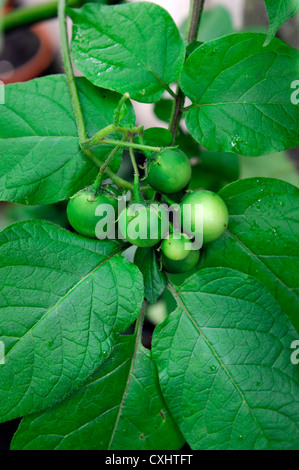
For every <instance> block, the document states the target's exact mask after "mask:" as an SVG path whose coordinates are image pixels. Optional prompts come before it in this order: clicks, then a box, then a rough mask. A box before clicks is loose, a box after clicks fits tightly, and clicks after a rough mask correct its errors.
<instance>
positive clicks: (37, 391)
mask: <svg viewBox="0 0 299 470" xmlns="http://www.w3.org/2000/svg"><path fill="white" fill-rule="evenodd" d="M120 248H121V247H120V245H119V244H118V243H117V242H115V241H112V240H109V241H98V240H94V241H92V240H88V239H85V238H83V237H80V236H78V235H75V234H72V233H69V232H67V231H66V230H63V229H61V228H59V227H57V226H55V225H53V224H51V223H48V222H40V221H29V222H20V223H17V224H14V225H12V226H10V227H8V228H7V229H5V230H3V232H1V234H0V279H1V283H0V303H1V310H0V339H1V341H3V342H4V346H5V364H4V365H2V366H0V421H5V420H9V419H12V418H15V417H17V416H23V415H26V414H30V413H33V412H36V411H39V410H41V409H44V408H47V407H49V406H51V405H53V404H55V403H56V402H57V401H59V400H61V399H63V398H64V397H65V396H66V395H68V394H69V393H70V392H72V391H73V390H75V389H76V388H78V387H79V386H80V385H81V384H82V383H83V382H84V381H85V380H86V379H87V378H88V377H89V376H90V375H91V374H92V373H93V372H94V371H95V369H96V368H97V367H98V366H99V364H101V363H102V362H103V361H104V360H105V359H106V358H107V356H108V354H109V353H110V352H111V349H112V347H113V346H114V343H115V339H116V337H117V334H118V333H120V332H122V331H124V330H125V329H126V328H127V327H128V326H129V325H130V324H131V323H132V322H133V321H134V320H135V318H136V315H137V313H138V311H139V310H140V307H141V304H142V301H143V282H142V276H141V274H140V272H139V271H138V269H137V267H136V266H134V265H133V264H131V263H129V262H128V261H127V260H126V259H125V258H124V257H122V256H121V255H120V254H118V255H117V252H119V251H120Z"/></svg>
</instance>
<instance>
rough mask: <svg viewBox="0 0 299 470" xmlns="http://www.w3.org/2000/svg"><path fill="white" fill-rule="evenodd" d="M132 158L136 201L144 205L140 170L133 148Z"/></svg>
mask: <svg viewBox="0 0 299 470" xmlns="http://www.w3.org/2000/svg"><path fill="white" fill-rule="evenodd" d="M130 157H131V162H132V166H133V169H134V200H135V202H136V203H137V204H142V203H143V197H142V194H141V191H140V182H139V169H138V165H137V163H136V159H135V155H134V151H133V149H132V148H130Z"/></svg>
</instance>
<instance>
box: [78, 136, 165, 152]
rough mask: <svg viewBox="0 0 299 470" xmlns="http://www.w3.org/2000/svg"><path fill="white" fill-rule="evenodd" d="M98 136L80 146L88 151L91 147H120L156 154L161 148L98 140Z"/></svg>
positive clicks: (119, 141)
mask: <svg viewBox="0 0 299 470" xmlns="http://www.w3.org/2000/svg"><path fill="white" fill-rule="evenodd" d="M97 136H98V134H96V135H95V136H94V137H92V138H91V139H89V140H86V141H85V142H83V144H82V148H83V149H89V148H92V147H96V146H97V145H103V144H105V145H119V146H120V147H123V148H128V149H130V148H131V149H135V150H141V151H143V150H145V151H146V150H148V151H149V152H157V153H160V152H161V150H162V148H161V147H151V146H149V145H141V144H135V142H124V141H121V140H113V139H100V140H99V139H98V138H96V137H97Z"/></svg>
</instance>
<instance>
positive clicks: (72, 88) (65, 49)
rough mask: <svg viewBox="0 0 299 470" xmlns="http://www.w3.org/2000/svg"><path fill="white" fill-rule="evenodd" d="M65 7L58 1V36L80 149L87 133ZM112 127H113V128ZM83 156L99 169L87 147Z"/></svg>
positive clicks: (121, 185)
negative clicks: (72, 59) (74, 69)
mask: <svg viewBox="0 0 299 470" xmlns="http://www.w3.org/2000/svg"><path fill="white" fill-rule="evenodd" d="M65 5H66V0H59V3H58V18H59V28H60V36H61V47H62V57H63V62H64V68H65V74H66V81H67V85H68V89H69V93H70V97H71V103H72V107H73V110H74V115H75V119H76V124H77V128H78V134H79V142H80V144H81V147H82V148H83V147H84V146H83V145H82V143H83V142H85V141H86V140H87V133H86V128H85V122H84V118H83V114H82V109H81V104H80V101H79V96H78V91H77V87H76V82H75V77H74V71H73V67H72V61H71V57H70V49H69V42H68V35H67V28H66V17H65ZM113 127H114V126H113ZM100 132H101V131H100ZM114 142H116V143H115V145H116V146H119V145H120V142H119V141H114ZM84 154H85V155H86V156H87V157H88V158H89V159H90V160H92V161H93V162H94V163H95V164H96V165H97V166H98V167H101V164H100V162H99V161H98V160H97V158H96V157H95V155H94V154H93V153H92V152H91V151H90V150H89V148H88V147H86V148H84ZM105 173H106V174H107V175H108V176H109V178H110V179H111V180H112V181H113V182H114V183H115V184H116V185H117V186H118V187H119V188H121V189H127V190H130V191H132V190H133V185H132V184H130V183H128V181H125V180H124V179H122V178H121V177H120V176H117V175H116V174H115V173H114V172H113V171H112V170H111V169H110V168H109V167H107V168H106V170H105Z"/></svg>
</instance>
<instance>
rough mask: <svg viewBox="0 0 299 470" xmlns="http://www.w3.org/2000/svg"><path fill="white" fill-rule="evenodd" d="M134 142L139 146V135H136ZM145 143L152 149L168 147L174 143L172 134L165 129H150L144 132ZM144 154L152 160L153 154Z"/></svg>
mask: <svg viewBox="0 0 299 470" xmlns="http://www.w3.org/2000/svg"><path fill="white" fill-rule="evenodd" d="M133 141H134V142H135V143H136V144H139V143H140V142H139V138H138V135H135V136H134V138H133ZM143 143H144V145H149V146H151V147H167V146H168V145H171V143H172V133H171V132H170V131H169V130H168V129H164V128H163V127H150V128H148V129H145V130H144V132H143ZM142 153H143V154H144V155H145V156H146V157H147V158H152V156H153V152H149V151H148V150H143V151H142Z"/></svg>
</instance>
